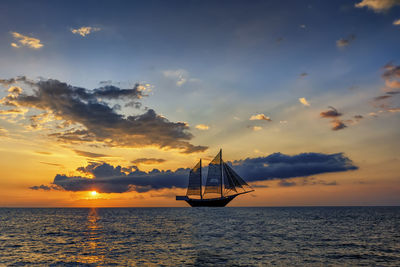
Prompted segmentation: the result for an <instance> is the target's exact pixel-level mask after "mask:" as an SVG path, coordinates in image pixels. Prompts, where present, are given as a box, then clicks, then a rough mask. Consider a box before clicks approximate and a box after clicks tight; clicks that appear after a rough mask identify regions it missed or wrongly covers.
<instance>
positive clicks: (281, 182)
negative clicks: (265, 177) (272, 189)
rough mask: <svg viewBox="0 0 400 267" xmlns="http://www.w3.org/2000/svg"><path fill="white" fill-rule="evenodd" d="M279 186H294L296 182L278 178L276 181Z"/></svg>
mask: <svg viewBox="0 0 400 267" xmlns="http://www.w3.org/2000/svg"><path fill="white" fill-rule="evenodd" d="M278 185H279V186H281V187H291V186H296V185H297V184H296V182H289V181H286V180H280V181H279V183H278Z"/></svg>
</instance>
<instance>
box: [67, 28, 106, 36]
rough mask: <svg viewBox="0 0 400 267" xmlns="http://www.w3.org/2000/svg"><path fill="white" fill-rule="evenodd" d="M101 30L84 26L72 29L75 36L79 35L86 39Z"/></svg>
mask: <svg viewBox="0 0 400 267" xmlns="http://www.w3.org/2000/svg"><path fill="white" fill-rule="evenodd" d="M100 30H101V28H98V27H90V26H83V27H80V28H77V29H71V32H72V33H73V34H79V35H80V36H82V37H86V36H87V35H89V34H91V33H92V32H98V31H100Z"/></svg>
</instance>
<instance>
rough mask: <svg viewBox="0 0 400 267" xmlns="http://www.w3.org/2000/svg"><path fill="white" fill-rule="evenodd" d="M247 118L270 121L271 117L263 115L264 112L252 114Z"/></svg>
mask: <svg viewBox="0 0 400 267" xmlns="http://www.w3.org/2000/svg"><path fill="white" fill-rule="evenodd" d="M249 120H251V121H255V120H264V121H271V118H270V117H268V116H265V115H264V114H262V113H261V114H257V115H252V116H251V117H250V118H249Z"/></svg>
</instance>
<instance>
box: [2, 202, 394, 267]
mask: <svg viewBox="0 0 400 267" xmlns="http://www.w3.org/2000/svg"><path fill="white" fill-rule="evenodd" d="M0 266H400V207H276V208H275V207H268V208H262V207H260V208H259V207H256V208H248V207H240V208H238V207H225V208H0Z"/></svg>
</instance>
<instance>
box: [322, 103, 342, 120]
mask: <svg viewBox="0 0 400 267" xmlns="http://www.w3.org/2000/svg"><path fill="white" fill-rule="evenodd" d="M328 108H330V110H327V111H322V112H321V113H320V116H321V117H323V118H336V117H340V116H342V113H339V112H338V111H337V109H336V108H334V107H332V106H329V107H328Z"/></svg>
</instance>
